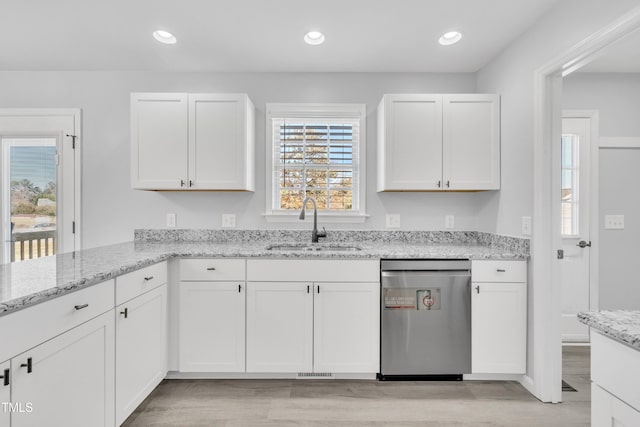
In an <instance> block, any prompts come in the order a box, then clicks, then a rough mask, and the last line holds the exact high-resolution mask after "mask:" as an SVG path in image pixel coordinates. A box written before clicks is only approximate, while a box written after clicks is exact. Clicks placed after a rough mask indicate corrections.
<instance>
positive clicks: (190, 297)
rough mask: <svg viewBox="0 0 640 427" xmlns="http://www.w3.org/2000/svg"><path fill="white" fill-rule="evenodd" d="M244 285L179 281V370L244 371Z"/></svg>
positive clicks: (238, 283)
mask: <svg viewBox="0 0 640 427" xmlns="http://www.w3.org/2000/svg"><path fill="white" fill-rule="evenodd" d="M243 269H244V266H243ZM244 288H245V285H244V281H241V282H240V281H238V282H212V281H204V282H181V283H180V371H181V372H244V371H245V296H246V292H245V289H244Z"/></svg>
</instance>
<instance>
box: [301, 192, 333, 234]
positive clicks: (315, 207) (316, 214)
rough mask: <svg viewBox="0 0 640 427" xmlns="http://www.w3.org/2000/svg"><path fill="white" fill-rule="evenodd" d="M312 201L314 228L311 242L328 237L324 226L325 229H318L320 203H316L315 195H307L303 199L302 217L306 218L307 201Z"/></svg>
mask: <svg viewBox="0 0 640 427" xmlns="http://www.w3.org/2000/svg"><path fill="white" fill-rule="evenodd" d="M309 201H310V202H311V204H313V230H312V231H311V242H312V243H318V238H319V237H327V231H326V230H325V229H324V227H323V228H322V230H323V231H321V232H319V231H318V205H317V204H316V199H314V198H313V197H306V198H305V199H304V200H303V201H302V210H301V211H300V217H299V218H300V219H304V218H305V208H306V207H307V202H309Z"/></svg>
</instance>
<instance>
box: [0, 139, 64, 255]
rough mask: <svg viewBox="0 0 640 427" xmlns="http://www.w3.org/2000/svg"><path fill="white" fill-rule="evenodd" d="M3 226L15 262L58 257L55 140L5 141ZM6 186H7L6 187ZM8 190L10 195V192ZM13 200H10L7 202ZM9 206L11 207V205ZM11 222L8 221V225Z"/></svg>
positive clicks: (7, 250)
mask: <svg viewBox="0 0 640 427" xmlns="http://www.w3.org/2000/svg"><path fill="white" fill-rule="evenodd" d="M2 146H3V155H4V157H5V158H4V161H3V163H4V166H5V168H6V171H5V177H6V178H8V179H5V182H6V183H8V184H9V188H8V189H3V198H4V199H5V200H3V202H4V203H3V205H4V206H8V208H9V209H8V212H7V209H5V212H4V215H3V216H4V218H5V220H4V221H3V223H4V224H3V226H4V227H5V228H6V229H7V232H6V233H5V235H10V236H11V239H10V242H7V246H8V247H6V246H5V249H6V252H7V253H8V254H10V257H11V261H12V262H13V261H22V260H25V259H33V258H39V257H42V256H48V255H54V254H55V252H56V229H57V227H56V223H57V182H58V178H57V165H56V140H55V138H3V139H2ZM5 185H6V184H5ZM7 190H8V191H7ZM7 198H8V199H9V200H6V199H7ZM7 202H8V203H7ZM7 218H8V221H7Z"/></svg>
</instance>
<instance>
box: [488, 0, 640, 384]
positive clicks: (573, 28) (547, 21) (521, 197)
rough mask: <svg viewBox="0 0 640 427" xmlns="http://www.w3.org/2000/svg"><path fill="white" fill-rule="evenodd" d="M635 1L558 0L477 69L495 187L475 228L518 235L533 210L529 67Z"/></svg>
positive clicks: (531, 321) (535, 322) (535, 321)
mask: <svg viewBox="0 0 640 427" xmlns="http://www.w3.org/2000/svg"><path fill="white" fill-rule="evenodd" d="M637 6H638V2H637V0H616V1H613V2H612V1H610V0H589V1H584V0H562V1H560V2H558V4H557V6H556V7H554V8H553V9H552V10H550V11H549V12H548V13H547V14H546V15H545V16H543V17H542V18H541V19H540V20H539V21H538V22H537V23H536V24H535V25H534V26H533V27H532V28H531V29H529V30H528V31H527V32H525V33H524V34H523V35H522V36H521V37H520V38H518V39H517V40H515V41H514V42H513V43H512V44H511V45H510V46H509V47H508V48H507V49H505V50H504V51H503V52H502V53H501V54H500V55H498V56H497V57H496V58H495V59H494V60H493V61H491V62H490V63H489V64H487V65H486V66H485V67H484V68H483V69H482V70H480V71H479V72H478V73H477V77H478V79H477V89H478V92H491V93H499V94H500V95H501V97H502V99H501V100H502V102H501V106H502V112H501V117H502V133H501V139H502V184H501V191H500V192H499V193H496V194H494V195H493V197H491V198H490V200H488V203H486V204H484V205H483V206H482V210H481V212H480V213H479V218H478V229H479V230H480V231H486V232H497V233H500V234H507V235H515V236H520V235H521V218H522V216H525V215H526V216H531V215H532V214H533V152H534V150H533V149H534V146H533V144H534V76H535V71H536V70H538V69H539V68H541V67H543V66H545V65H546V64H547V63H549V62H550V61H552V60H554V59H555V58H557V57H559V56H560V55H563V54H565V53H566V52H568V51H569V50H570V49H571V48H572V47H573V46H575V45H576V44H578V43H579V42H581V41H582V40H584V39H586V38H587V37H588V36H590V35H591V34H593V33H595V32H596V31H598V30H600V29H601V28H603V27H605V26H606V25H608V24H610V23H611V22H613V21H614V20H615V19H616V18H618V17H620V16H622V15H623V14H625V13H626V12H629V11H630V10H631V9H633V8H634V7H637ZM535 226H536V224H535V223H534V224H533V227H534V228H535ZM535 262H536V260H535V258H532V260H531V263H530V268H529V286H528V309H527V310H528V323H527V325H528V332H527V336H528V344H527V373H528V374H529V376H532V377H533V381H534V382H535V381H536V378H535V374H534V372H533V366H534V357H535V356H536V355H539V352H541V351H546V349H544V348H542V347H541V348H536V343H534V339H533V337H534V332H536V331H537V330H538V329H539V328H540V327H542V325H544V322H545V319H542V318H538V317H536V316H534V306H533V301H534V289H535V287H536V283H535V277H532V275H531V272H532V266H534V265H535ZM535 295H536V296H538V294H535ZM542 300H544V298H540V301H542ZM541 311H542V312H543V311H544V310H542V309H541ZM540 345H544V343H541V344H540ZM540 374H542V373H540Z"/></svg>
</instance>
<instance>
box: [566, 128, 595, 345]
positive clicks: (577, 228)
mask: <svg viewBox="0 0 640 427" xmlns="http://www.w3.org/2000/svg"><path fill="white" fill-rule="evenodd" d="M561 144H562V145H561V186H562V188H561V190H560V197H561V221H562V222H561V236H562V250H563V251H564V259H563V261H562V262H561V263H560V274H561V284H562V339H563V341H577V342H579V341H589V328H588V327H587V326H586V325H584V324H582V323H580V322H578V320H577V316H576V314H577V313H578V312H580V311H588V310H589V309H590V308H591V303H590V256H591V247H590V245H591V233H590V227H589V224H590V217H589V213H590V212H589V210H590V200H589V196H590V174H591V119H589V118H585V117H571V118H569V117H564V118H563V119H562V141H561Z"/></svg>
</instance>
